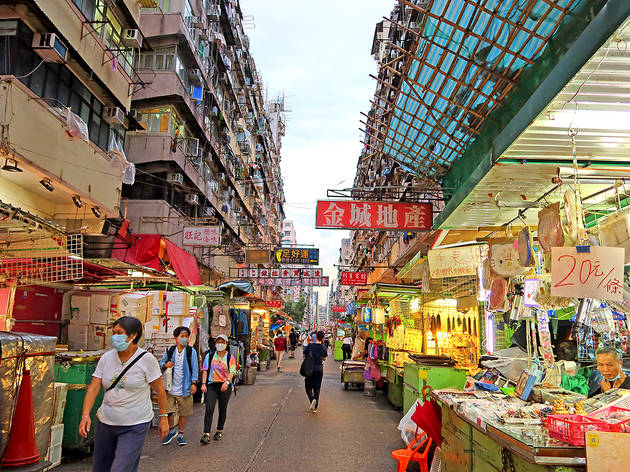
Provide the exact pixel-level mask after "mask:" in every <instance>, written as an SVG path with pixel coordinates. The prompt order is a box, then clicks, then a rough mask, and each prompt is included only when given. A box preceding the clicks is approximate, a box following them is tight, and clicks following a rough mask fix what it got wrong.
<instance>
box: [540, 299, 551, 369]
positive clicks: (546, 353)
mask: <svg viewBox="0 0 630 472" xmlns="http://www.w3.org/2000/svg"><path fill="white" fill-rule="evenodd" d="M537 314H538V337H539V339H540V354H541V355H542V358H543V364H544V365H545V367H553V364H554V357H553V346H552V345H551V332H550V331H549V315H548V314H547V312H546V311H544V310H538V313H537Z"/></svg>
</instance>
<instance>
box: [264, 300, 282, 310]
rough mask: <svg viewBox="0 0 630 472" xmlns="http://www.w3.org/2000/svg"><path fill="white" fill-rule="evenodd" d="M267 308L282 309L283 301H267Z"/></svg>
mask: <svg viewBox="0 0 630 472" xmlns="http://www.w3.org/2000/svg"><path fill="white" fill-rule="evenodd" d="M265 305H266V306H267V308H282V300H266V301H265Z"/></svg>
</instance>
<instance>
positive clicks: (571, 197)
mask: <svg viewBox="0 0 630 472" xmlns="http://www.w3.org/2000/svg"><path fill="white" fill-rule="evenodd" d="M564 217H565V220H566V228H567V235H568V236H569V237H570V238H571V239H572V241H571V243H572V244H571V245H573V244H576V243H578V242H581V241H586V240H587V238H588V236H587V234H586V229H585V228H584V220H583V215H582V204H581V202H580V200H579V199H578V198H576V195H575V192H574V191H573V190H571V189H569V190H567V191H566V192H565V193H564Z"/></svg>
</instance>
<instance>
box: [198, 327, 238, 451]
mask: <svg viewBox="0 0 630 472" xmlns="http://www.w3.org/2000/svg"><path fill="white" fill-rule="evenodd" d="M227 342H228V338H227V336H225V335H224V334H220V335H219V336H217V339H216V341H215V346H216V351H212V350H211V351H210V352H208V354H206V358H205V359H204V361H203V367H202V368H201V370H202V374H201V391H202V392H204V393H205V394H206V417H205V419H204V422H203V435H202V436H201V440H200V442H201V444H209V443H210V431H211V430H212V416H213V415H214V408H215V406H216V404H217V402H218V403H219V422H218V424H217V432H216V433H215V435H214V440H215V441H219V440H220V439H221V438H223V427H224V426H225V420H226V418H227V406H228V401H229V400H230V394H231V393H232V390H233V389H234V385H233V384H232V381H233V380H234V376H235V375H236V361H235V360H234V358H233V357H232V355H231V354H230V353H229V352H228V351H227Z"/></svg>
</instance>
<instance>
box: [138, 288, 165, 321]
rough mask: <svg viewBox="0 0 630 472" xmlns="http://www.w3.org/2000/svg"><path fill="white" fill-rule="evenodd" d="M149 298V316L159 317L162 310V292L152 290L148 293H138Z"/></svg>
mask: <svg viewBox="0 0 630 472" xmlns="http://www.w3.org/2000/svg"><path fill="white" fill-rule="evenodd" d="M140 293H143V294H145V295H146V296H148V297H150V298H151V303H152V305H151V307H150V308H151V309H150V312H151V315H152V316H159V315H161V314H163V310H164V290H152V291H149V292H140Z"/></svg>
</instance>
